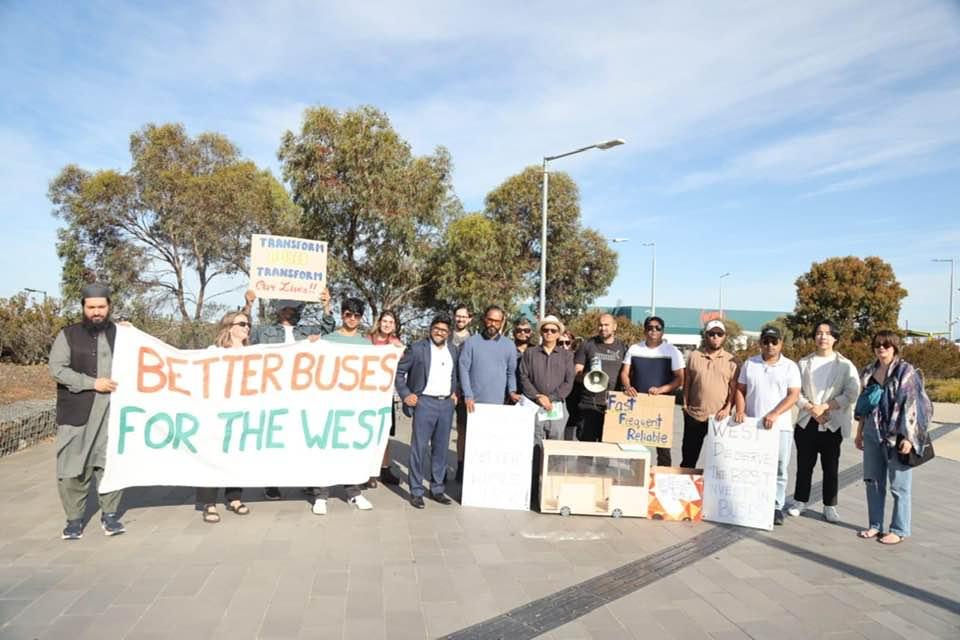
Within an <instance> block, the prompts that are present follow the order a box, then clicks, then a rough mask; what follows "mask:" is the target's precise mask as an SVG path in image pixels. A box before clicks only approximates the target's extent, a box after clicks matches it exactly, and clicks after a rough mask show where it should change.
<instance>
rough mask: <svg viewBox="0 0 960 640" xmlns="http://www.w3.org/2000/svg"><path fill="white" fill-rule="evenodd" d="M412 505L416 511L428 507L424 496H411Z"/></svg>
mask: <svg viewBox="0 0 960 640" xmlns="http://www.w3.org/2000/svg"><path fill="white" fill-rule="evenodd" d="M410 504H411V505H413V508H414V509H423V508H424V507H425V506H426V505H425V504H423V496H410Z"/></svg>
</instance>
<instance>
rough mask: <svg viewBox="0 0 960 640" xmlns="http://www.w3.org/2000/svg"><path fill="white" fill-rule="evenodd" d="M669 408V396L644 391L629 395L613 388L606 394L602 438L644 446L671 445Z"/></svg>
mask: <svg viewBox="0 0 960 640" xmlns="http://www.w3.org/2000/svg"><path fill="white" fill-rule="evenodd" d="M673 408H674V399H673V396H671V395H662V396H651V395H648V394H646V393H641V394H638V395H637V396H636V397H635V398H631V397H630V396H628V395H627V394H625V393H622V392H619V391H616V392H613V391H612V392H610V393H608V394H607V411H606V414H605V415H604V418H603V441H604V442H616V443H620V444H642V445H644V446H647V447H671V446H673Z"/></svg>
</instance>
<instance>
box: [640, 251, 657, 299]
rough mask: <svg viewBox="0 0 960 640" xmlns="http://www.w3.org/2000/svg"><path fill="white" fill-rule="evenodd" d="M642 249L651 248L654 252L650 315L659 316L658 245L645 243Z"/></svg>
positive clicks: (651, 273)
mask: <svg viewBox="0 0 960 640" xmlns="http://www.w3.org/2000/svg"><path fill="white" fill-rule="evenodd" d="M640 246H641V247H650V248H651V249H652V250H653V253H652V256H651V258H650V315H652V316H655V315H657V243H656V242H643V243H641V244H640Z"/></svg>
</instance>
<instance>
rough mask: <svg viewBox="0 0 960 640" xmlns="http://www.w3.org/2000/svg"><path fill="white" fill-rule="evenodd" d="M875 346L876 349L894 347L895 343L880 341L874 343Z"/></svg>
mask: <svg viewBox="0 0 960 640" xmlns="http://www.w3.org/2000/svg"><path fill="white" fill-rule="evenodd" d="M873 348H874V349H892V348H893V345H892V344H890V343H889V342H878V343H876V344H875V345H873Z"/></svg>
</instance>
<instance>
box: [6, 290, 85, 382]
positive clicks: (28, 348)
mask: <svg viewBox="0 0 960 640" xmlns="http://www.w3.org/2000/svg"><path fill="white" fill-rule="evenodd" d="M70 322H71V320H70V319H69V317H67V316H65V315H64V314H63V309H62V307H61V305H60V302H59V301H58V300H57V299H55V298H47V299H46V300H44V301H43V302H42V303H40V302H30V300H29V297H28V296H27V295H26V294H24V293H19V294H17V295H15V296H12V297H10V298H0V358H2V359H3V360H5V361H8V362H13V363H16V364H37V363H40V362H46V361H47V357H48V356H49V355H50V348H51V347H52V346H53V340H54V338H56V337H57V333H58V332H59V331H60V329H62V328H63V327H64V326H66V325H67V324H69V323H70Z"/></svg>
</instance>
